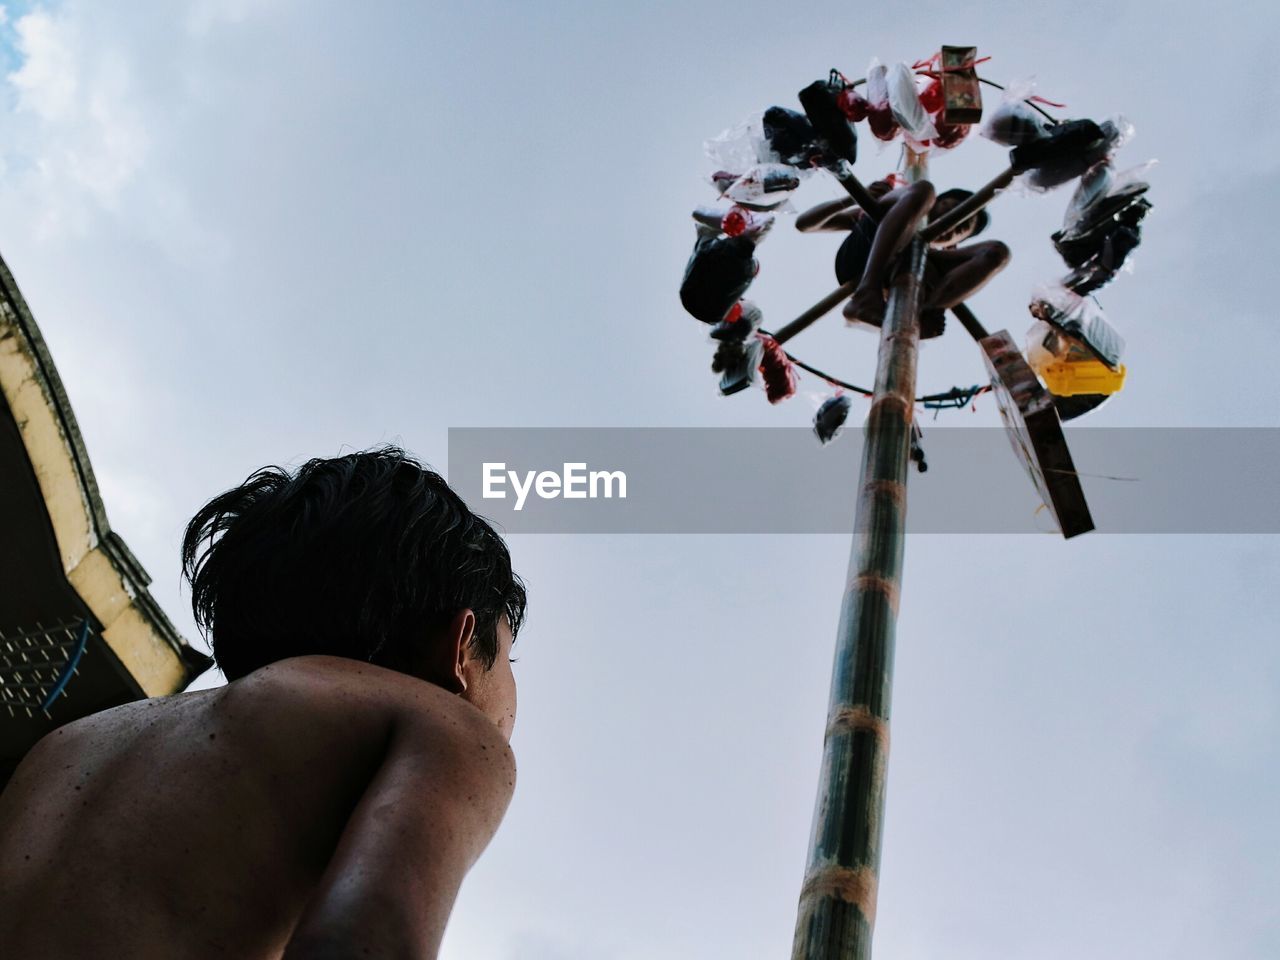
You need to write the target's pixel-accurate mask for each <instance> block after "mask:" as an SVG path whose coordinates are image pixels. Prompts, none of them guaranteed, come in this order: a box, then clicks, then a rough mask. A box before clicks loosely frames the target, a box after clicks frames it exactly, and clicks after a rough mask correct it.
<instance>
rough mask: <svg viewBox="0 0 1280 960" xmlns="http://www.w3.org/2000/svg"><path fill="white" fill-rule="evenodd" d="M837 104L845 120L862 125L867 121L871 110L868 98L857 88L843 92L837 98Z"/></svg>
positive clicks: (846, 89) (848, 88) (850, 88)
mask: <svg viewBox="0 0 1280 960" xmlns="http://www.w3.org/2000/svg"><path fill="white" fill-rule="evenodd" d="M836 103H837V104H838V105H839V107H840V110H841V112H842V113H843V114H844V115H845V118H846V119H847V120H850V121H851V122H853V123H861V122H862V121H863V120H865V119H867V111H868V110H869V109H870V108H871V104H870V103H868V102H867V98H866V97H864V96H863V95H862V94H860V93H859V92H858V91H857V89H856V88H855V87H846V88H845V89H843V90H841V91H840V93H839V94H838V95H837V97H836Z"/></svg>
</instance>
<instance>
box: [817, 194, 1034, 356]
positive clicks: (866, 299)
mask: <svg viewBox="0 0 1280 960" xmlns="http://www.w3.org/2000/svg"><path fill="white" fill-rule="evenodd" d="M867 190H868V192H869V193H870V194H871V197H872V198H873V200H874V202H875V203H876V204H877V207H876V209H874V210H871V211H868V210H864V209H863V208H862V207H859V206H858V205H857V204H856V203H855V202H854V200H853V199H852V198H850V197H844V198H842V199H840V200H831V201H828V202H826V203H820V204H818V205H817V206H815V207H812V208H810V209H809V210H806V211H805V212H804V213H802V214H800V215H799V216H798V217H797V218H796V229H797V230H802V231H804V232H806V233H812V232H816V231H819V230H847V231H848V232H849V235H848V236H847V237H846V238H845V240H844V243H842V244H841V245H840V249H839V250H838V251H837V252H836V262H835V269H836V279H837V280H838V281H839V282H840V283H842V284H843V283H848V282H850V281H853V280H857V281H858V288H857V289H856V290H855V291H854V294H853V296H852V297H850V298H849V301H848V303H846V304H845V307H844V315H845V318H846V319H847V320H849V321H850V322H857V323H864V324H869V325H871V326H874V327H879V326H880V324H881V323H883V322H884V312H885V289H886V288H887V287H888V286H889V279H890V274H891V267H892V265H893V262H894V260H895V258H896V257H897V255H898V254H899V253H901V251H902V250H903V248H904V247H905V246H906V244H907V241H908V240H910V238H911V235H912V233H913V232H914V230H915V228H916V224H917V223H918V222H919V220H920V218H921V217H924V216H927V217H929V219H937V218H939V217H941V216H943V215H945V214H946V213H947V212H948V211H949V210H952V209H953V208H955V207H956V206H958V205H959V204H960V203H962V202H963V201H964V200H965V199H967V198H968V197H969V196H971V195H972V194H971V193H970V192H969V191H968V190H947V191H945V192H943V193H942V194H937V193H936V192H935V190H934V187H933V184H931V183H930V182H929V181H927V180H922V181H920V182H918V183H913V184H910V185H907V186H903V187H895V186H894V185H893V183H892V182H891V181H889V180H878V181H876V182H875V183H873V184H871V186H870V187H868V188H867ZM877 221H878V222H877ZM988 222H989V217H988V216H987V213H986V211H985V210H981V211H979V212H978V213H977V214H975V215H974V216H973V217H971V218H970V219H968V220H966V221H964V222H963V223H961V224H960V225H958V226H957V227H955V228H954V229H952V230H949V231H947V232H946V233H944V234H942V235H941V236H939V237H937V238H936V239H935V240H934V241H933V242H932V243H931V244H930V245H929V246H930V249H929V256H928V259H927V260H926V265H925V286H924V296H925V300H924V303H923V304H921V312H920V336H921V337H922V338H923V339H928V338H930V337H938V336H941V335H942V331H943V327H944V316H945V313H944V312H945V311H946V310H947V309H948V308H949V307H953V306H955V305H956V304H958V303H960V302H962V301H963V300H964V299H965V298H966V297H969V296H971V295H973V294H974V293H976V292H977V291H978V290H980V289H982V287H983V286H985V285H986V283H987V281H989V280H990V279H991V278H992V277H994V276H995V275H996V274H997V273H999V272H1000V271H1001V270H1002V269H1004V266H1005V265H1006V264H1007V263H1008V262H1009V248H1008V247H1007V246H1005V245H1004V244H1003V243H1001V242H1000V241H999V240H988V241H984V242H979V243H971V244H968V245H966V246H961V244H963V243H964V242H965V241H966V240H968V239H970V238H971V237H973V236H975V235H977V234H979V233H981V232H982V231H983V230H984V229H986V227H987V223H988Z"/></svg>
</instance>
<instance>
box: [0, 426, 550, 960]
mask: <svg viewBox="0 0 1280 960" xmlns="http://www.w3.org/2000/svg"><path fill="white" fill-rule="evenodd" d="M183 560H184V572H185V573H186V575H187V577H188V578H189V580H190V582H191V586H192V604H193V607H194V609H195V614H196V619H197V622H198V623H199V624H200V626H201V627H202V629H204V630H205V631H206V633H207V635H208V636H209V638H210V640H211V643H212V646H213V650H214V655H215V657H216V658H217V661H218V664H219V666H220V667H221V669H222V671H223V673H224V674H226V676H227V679H228V680H229V681H230V682H229V683H228V684H227V685H226V686H224V687H221V688H219V689H214V690H204V691H198V692H192V693H185V694H179V695H177V696H173V697H165V698H162V699H155V700H144V701H141V702H138V703H133V704H128V705H126V706H122V707H117V708H115V709H113V710H108V711H105V712H103V713H100V714H97V715H94V716H91V717H88V718H85V719H83V720H80V721H77V722H75V723H72V724H68V725H67V726H65V727H62V728H60V729H59V730H57V731H55V732H54V733H52V734H50V735H49V736H47V737H46V738H45V739H44V740H42V741H41V742H40V743H39V744H37V745H36V747H35V749H34V750H33V751H32V752H31V753H30V754H29V755H28V757H27V758H26V759H25V760H24V761H23V763H22V764H21V765H20V766H19V767H18V769H17V771H16V773H15V775H14V778H13V780H12V781H11V782H10V784H9V785H8V787H7V788H6V789H5V791H4V793H3V794H2V795H0V945H3V946H2V947H0V952H2V953H3V954H4V956H13V957H15V958H17V957H21V958H23V960H71V958H81V957H84V958H110V960H150V958H156V960H160V958H163V960H186V958H190V960H210V958H215V957H217V958H234V960H267V958H271V960H277V958H284V960H322V958H323V960H338V958H343V960H345V958H361V957H368V958H379V960H384V958H397V960H399V958H404V960H422V958H433V957H435V956H436V955H437V952H438V949H439V945H440V940H441V937H442V935H443V933H444V928H445V923H446V921H447V920H448V917H449V912H450V910H451V908H452V905H453V902H454V898H455V896H456V894H457V891H458V888H459V885H460V884H461V883H462V879H463V877H464V875H465V874H466V873H467V871H468V870H469V869H470V867H471V865H472V864H473V863H474V862H475V860H476V858H477V857H478V856H479V855H480V853H481V851H482V850H483V849H484V848H485V846H486V844H487V843H488V842H489V839H490V837H491V836H492V835H493V833H494V831H495V830H496V829H497V826H498V823H499V821H500V820H501V819H502V816H503V813H504V812H505V810H506V807H507V803H508V801H509V800H510V797H511V792H512V789H513V786H514V781H515V764H514V761H513V758H512V754H511V751H510V748H509V747H508V745H507V741H508V739H509V738H510V735H511V729H512V726H513V725H514V723H515V714H516V685H515V679H514V677H513V676H512V673H511V666H510V662H509V653H510V649H511V643H512V639H513V637H514V635H515V633H516V632H517V631H518V630H519V627H520V623H521V621H522V619H523V616H524V608H525V591H524V587H523V584H522V583H521V581H520V579H519V578H518V577H516V576H515V575H514V574H513V573H512V570H511V561H510V556H509V554H508V552H507V548H506V546H505V545H504V544H503V542H502V540H501V539H500V538H499V537H498V536H497V534H495V533H494V531H493V529H492V528H491V527H490V526H489V525H488V524H487V523H486V522H485V521H484V520H482V519H480V518H479V517H476V516H475V515H473V514H472V513H471V512H470V510H468V509H467V507H466V505H465V504H463V503H462V501H461V500H460V499H459V498H458V497H457V496H456V495H455V494H454V493H453V491H452V490H450V489H449V487H448V486H447V485H446V484H445V482H444V480H443V479H442V478H441V477H439V476H438V475H437V474H435V473H433V472H431V471H430V470H427V469H425V468H424V467H422V466H421V465H420V464H418V463H417V462H415V461H414V460H412V459H411V458H409V457H407V456H406V455H405V454H404V453H403V452H402V451H400V450H397V449H393V448H385V449H380V450H376V451H371V452H366V453H358V454H352V455H349V456H344V457H338V458H335V459H331V460H312V461H310V462H309V463H307V464H305V465H304V466H303V467H301V468H300V469H299V470H297V471H296V472H295V473H293V474H290V473H287V472H285V471H282V470H280V469H278V468H267V469H264V470H262V471H259V472H258V473H256V474H254V475H253V476H252V477H250V478H249V479H248V480H247V481H246V482H245V483H244V484H243V485H242V486H240V487H238V488H236V489H234V490H231V491H229V492H227V493H224V494H222V495H221V496H219V497H217V498H216V499H214V500H213V501H211V502H210V503H209V504H207V505H206V506H205V507H204V508H202V509H201V511H200V512H199V513H198V514H197V515H196V517H195V518H194V519H193V520H192V521H191V524H190V525H189V526H188V528H187V532H186V537H185V539H184V543H183Z"/></svg>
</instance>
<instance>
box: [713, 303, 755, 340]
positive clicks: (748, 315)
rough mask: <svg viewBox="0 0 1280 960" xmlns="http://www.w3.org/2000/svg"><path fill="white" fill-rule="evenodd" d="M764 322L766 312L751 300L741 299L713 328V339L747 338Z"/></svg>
mask: <svg viewBox="0 0 1280 960" xmlns="http://www.w3.org/2000/svg"><path fill="white" fill-rule="evenodd" d="M763 322H764V312H763V311H762V310H761V309H760V308H759V307H757V306H756V305H755V304H754V303H752V302H751V301H750V300H739V301H738V302H737V303H736V304H734V305H733V306H732V307H730V308H729V312H728V313H726V314H725V315H724V319H723V320H721V321H720V322H719V323H717V324H716V325H715V326H713V327H712V328H711V339H712V340H737V341H739V342H741V341H743V340H746V339H747V337H749V336H751V335H752V334H753V333H755V332H756V331H757V330H759V329H760V324H762V323H763Z"/></svg>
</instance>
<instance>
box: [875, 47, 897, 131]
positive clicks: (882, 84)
mask: <svg viewBox="0 0 1280 960" xmlns="http://www.w3.org/2000/svg"><path fill="white" fill-rule="evenodd" d="M888 75H889V69H888V67H886V66H885V65H884V64H883V63H881V62H880V61H879V60H872V61H871V66H869V67H868V68H867V103H868V107H867V126H868V127H870V128H871V135H872V136H874V137H875V138H876V139H877V140H885V141H888V140H892V139H893V138H894V137H896V136H897V135H898V132H899V127H898V119H897V117H895V116H894V115H893V107H892V105H890V103H889V79H888Z"/></svg>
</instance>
